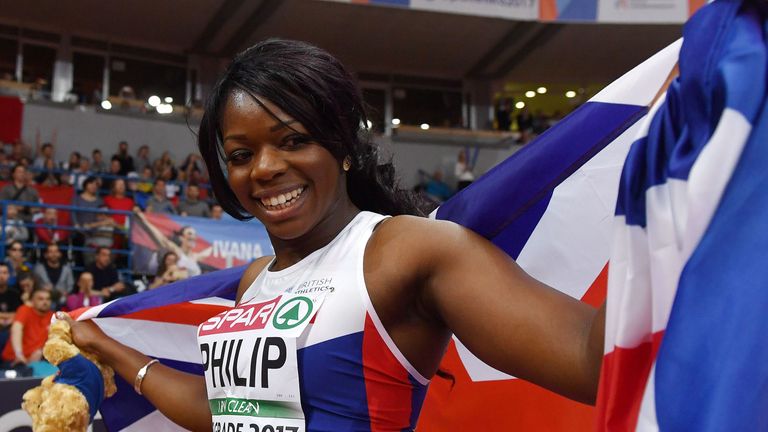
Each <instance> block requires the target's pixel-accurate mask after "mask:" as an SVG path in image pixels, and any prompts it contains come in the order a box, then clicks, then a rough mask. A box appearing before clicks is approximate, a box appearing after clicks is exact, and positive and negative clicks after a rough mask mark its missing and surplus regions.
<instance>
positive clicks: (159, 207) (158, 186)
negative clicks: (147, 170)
mask: <svg viewBox="0 0 768 432" xmlns="http://www.w3.org/2000/svg"><path fill="white" fill-rule="evenodd" d="M146 211H148V212H150V213H170V214H176V208H174V206H173V203H172V202H171V201H169V200H168V197H167V196H166V189H165V180H163V179H157V180H156V181H155V186H154V187H153V188H152V196H151V197H149V199H147V208H146Z"/></svg>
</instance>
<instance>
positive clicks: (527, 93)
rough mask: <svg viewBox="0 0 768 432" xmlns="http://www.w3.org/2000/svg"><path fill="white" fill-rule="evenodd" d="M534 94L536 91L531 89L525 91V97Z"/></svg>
mask: <svg viewBox="0 0 768 432" xmlns="http://www.w3.org/2000/svg"><path fill="white" fill-rule="evenodd" d="M534 96H536V92H535V91H533V90H528V91H527V92H525V97H529V98H532V97H534Z"/></svg>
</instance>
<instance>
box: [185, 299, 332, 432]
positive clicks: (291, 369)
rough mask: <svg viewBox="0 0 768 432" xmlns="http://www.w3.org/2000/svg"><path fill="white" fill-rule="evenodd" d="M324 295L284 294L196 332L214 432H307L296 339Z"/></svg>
mask: <svg viewBox="0 0 768 432" xmlns="http://www.w3.org/2000/svg"><path fill="white" fill-rule="evenodd" d="M324 298H325V293H319V294H313V295H294V294H283V295H281V296H279V297H276V298H274V299H272V300H269V301H264V302H258V303H257V302H248V303H244V304H241V305H239V306H237V307H236V308H234V309H230V310H228V311H226V312H222V313H221V314H219V315H216V316H215V317H213V318H211V319H209V320H208V321H206V322H204V323H203V324H201V325H200V327H199V328H198V342H199V344H200V352H201V354H202V359H203V368H204V371H205V381H206V386H207V390H208V401H209V404H210V408H211V414H212V415H213V430H214V432H304V431H305V429H306V428H305V422H304V411H303V410H302V408H301V395H300V393H299V369H298V363H297V361H296V339H297V338H298V337H299V336H300V335H301V334H302V333H303V332H304V330H305V329H306V327H307V325H309V323H310V322H311V321H312V319H313V318H314V316H315V314H316V313H317V310H318V309H319V308H320V306H321V304H322V302H323V299H324Z"/></svg>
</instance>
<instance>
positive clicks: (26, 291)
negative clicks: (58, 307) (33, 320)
mask: <svg viewBox="0 0 768 432" xmlns="http://www.w3.org/2000/svg"><path fill="white" fill-rule="evenodd" d="M35 288H37V284H36V283H35V277H34V275H32V273H29V272H22V273H19V275H18V276H16V292H18V293H19V298H20V299H21V304H25V305H27V306H29V307H32V292H33V291H34V290H35ZM52 294H53V293H52Z"/></svg>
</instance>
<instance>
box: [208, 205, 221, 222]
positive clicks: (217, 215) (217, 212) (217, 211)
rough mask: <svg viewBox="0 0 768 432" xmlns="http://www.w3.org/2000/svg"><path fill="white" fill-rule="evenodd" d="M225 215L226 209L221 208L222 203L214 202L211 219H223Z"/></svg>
mask: <svg viewBox="0 0 768 432" xmlns="http://www.w3.org/2000/svg"><path fill="white" fill-rule="evenodd" d="M223 216H224V209H223V208H221V206H220V205H218V204H214V205H213V206H212V207H211V219H215V220H221V218H222V217H223Z"/></svg>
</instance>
